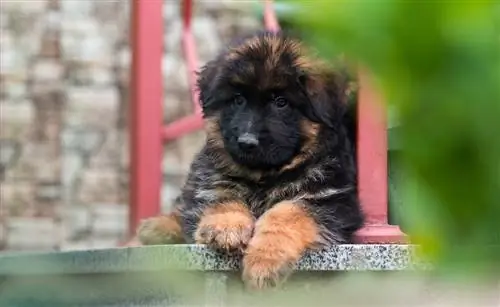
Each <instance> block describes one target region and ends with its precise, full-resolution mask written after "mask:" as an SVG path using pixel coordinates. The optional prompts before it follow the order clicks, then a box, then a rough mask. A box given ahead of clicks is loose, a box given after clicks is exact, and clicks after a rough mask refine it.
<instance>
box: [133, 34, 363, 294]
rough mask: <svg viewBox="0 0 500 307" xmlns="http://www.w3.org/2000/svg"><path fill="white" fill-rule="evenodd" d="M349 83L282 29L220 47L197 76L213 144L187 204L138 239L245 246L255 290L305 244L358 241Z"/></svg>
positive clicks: (143, 229) (189, 186)
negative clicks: (280, 31) (356, 236)
mask: <svg viewBox="0 0 500 307" xmlns="http://www.w3.org/2000/svg"><path fill="white" fill-rule="evenodd" d="M347 81H348V80H347V79H346V78H344V77H343V76H342V74H339V73H337V72H336V70H334V69H331V68H329V66H328V65H327V64H325V63H322V62H320V61H318V60H317V59H315V58H314V57H313V56H311V55H309V53H308V52H307V50H306V49H305V48H304V46H303V45H302V44H301V43H300V42H299V41H297V40H295V39H293V38H290V37H287V36H286V35H284V34H280V33H278V34H276V33H271V32H259V33H257V34H254V35H251V36H249V37H246V38H244V39H242V40H239V41H237V42H235V43H233V44H231V45H230V46H229V47H228V48H226V49H225V50H223V51H222V52H221V53H220V54H219V55H218V56H217V57H216V58H215V59H214V60H212V61H210V62H208V63H207V64H206V65H205V66H204V67H203V68H202V69H201V72H200V73H199V79H198V86H199V89H200V100H201V103H202V108H203V114H204V121H205V131H206V135H207V140H206V143H205V145H204V147H203V149H202V150H201V151H200V152H199V154H198V155H197V156H196V157H195V159H194V161H193V163H192V166H191V170H190V173H189V176H188V179H187V182H186V184H185V186H184V188H183V190H182V197H181V198H182V201H181V202H180V203H179V204H178V206H177V207H176V209H175V210H174V212H172V213H171V214H169V215H164V216H160V217H154V218H151V219H147V220H145V221H144V222H143V223H142V225H141V226H140V228H139V231H138V237H139V240H140V241H141V242H142V243H143V244H162V243H176V242H187V243H191V242H195V243H200V244H207V245H209V246H211V247H213V248H215V249H218V250H223V251H231V250H239V251H241V252H242V253H243V258H242V269H243V281H244V282H245V284H246V285H247V286H249V287H251V288H257V289H261V288H267V287H273V286H276V285H278V284H280V283H282V282H283V281H285V280H286V278H287V277H288V276H289V274H290V273H291V271H292V270H293V268H294V267H295V265H296V264H297V262H298V260H299V259H300V258H301V256H302V255H303V254H304V252H305V251H307V250H310V249H315V248H319V247H322V246H329V245H332V244H342V243H350V242H351V240H352V237H353V233H354V232H355V231H356V230H358V229H359V228H360V227H361V226H362V224H363V221H364V218H363V214H362V212H361V210H360V206H359V202H358V196H357V184H356V183H357V182H356V161H355V151H354V147H355V144H354V142H355V141H354V140H353V138H354V135H355V133H353V131H354V130H353V129H354V126H355V123H354V122H353V120H352V114H350V113H349V112H347V111H348V110H349V107H348V103H347V100H348V91H347V90H348V88H347Z"/></svg>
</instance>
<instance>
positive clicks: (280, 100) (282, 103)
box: [274, 96, 288, 109]
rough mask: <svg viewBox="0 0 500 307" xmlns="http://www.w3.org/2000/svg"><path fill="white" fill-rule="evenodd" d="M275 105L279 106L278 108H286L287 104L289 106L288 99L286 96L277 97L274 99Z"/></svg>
mask: <svg viewBox="0 0 500 307" xmlns="http://www.w3.org/2000/svg"><path fill="white" fill-rule="evenodd" d="M274 105H275V106H276V107H277V108H280V109H281V108H284V107H286V106H288V101H287V100H286V99H285V97H281V96H280V97H276V99H274Z"/></svg>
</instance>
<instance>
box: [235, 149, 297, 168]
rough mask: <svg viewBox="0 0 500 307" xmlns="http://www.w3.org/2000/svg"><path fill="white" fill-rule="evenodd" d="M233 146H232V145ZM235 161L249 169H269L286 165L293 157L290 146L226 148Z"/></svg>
mask: <svg viewBox="0 0 500 307" xmlns="http://www.w3.org/2000/svg"><path fill="white" fill-rule="evenodd" d="M233 148H234V147H233ZM228 152H229V154H230V155H231V157H232V159H233V160H234V162H235V163H238V164H240V165H242V166H245V167H247V168H250V169H258V170H271V169H275V168H280V167H282V166H283V165H286V164H287V163H288V162H289V161H291V160H292V159H293V156H294V151H293V150H291V149H290V148H279V149H278V148H264V147H260V146H259V147H255V148H252V149H250V150H234V149H233V150H228Z"/></svg>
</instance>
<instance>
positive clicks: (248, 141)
mask: <svg viewBox="0 0 500 307" xmlns="http://www.w3.org/2000/svg"><path fill="white" fill-rule="evenodd" d="M257 146H259V140H258V139H257V136H256V135H255V134H253V133H243V134H242V135H240V136H239V137H238V147H239V148H240V149H241V150H245V151H248V150H252V149H255V148H257Z"/></svg>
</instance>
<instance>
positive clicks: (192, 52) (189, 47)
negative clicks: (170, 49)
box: [182, 0, 202, 122]
mask: <svg viewBox="0 0 500 307" xmlns="http://www.w3.org/2000/svg"><path fill="white" fill-rule="evenodd" d="M182 8H183V14H182V15H183V18H184V22H183V31H182V46H183V48H184V58H185V60H186V63H187V69H188V75H189V88H190V90H191V99H192V102H193V108H194V113H195V114H201V106H200V102H199V100H200V99H199V92H198V87H197V86H196V79H197V77H196V70H197V69H198V56H197V55H198V53H197V52H196V44H195V41H194V37H193V34H192V31H191V19H192V18H191V17H192V11H193V2H192V0H184V1H183V6H182ZM199 121H200V122H201V121H202V119H201V115H200V116H199Z"/></svg>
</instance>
